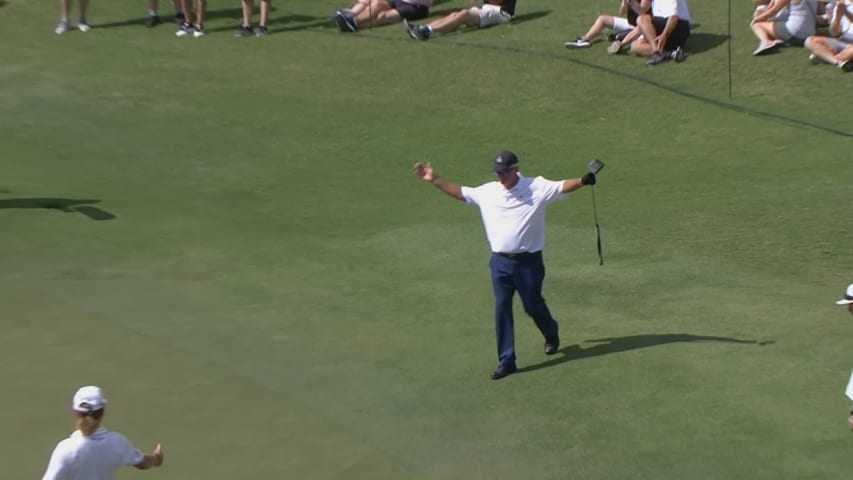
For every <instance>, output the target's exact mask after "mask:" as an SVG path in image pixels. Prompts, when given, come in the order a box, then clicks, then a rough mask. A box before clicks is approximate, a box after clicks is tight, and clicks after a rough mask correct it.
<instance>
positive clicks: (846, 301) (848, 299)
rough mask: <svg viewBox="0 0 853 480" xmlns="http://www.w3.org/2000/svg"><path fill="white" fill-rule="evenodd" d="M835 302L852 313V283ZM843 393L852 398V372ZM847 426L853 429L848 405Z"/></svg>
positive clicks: (851, 409)
mask: <svg viewBox="0 0 853 480" xmlns="http://www.w3.org/2000/svg"><path fill="white" fill-rule="evenodd" d="M835 303H837V304H838V305H847V311H848V312H850V313H851V314H853V283H851V284H850V285H848V286H847V291H845V292H844V298H842V299H841V300H838V301H837V302H835ZM844 394H845V395H847V398H849V399H850V400H853V373H851V374H850V380H849V381H848V382H847V389H846V390H845V391H844ZM847 426H849V427H850V431H853V407H850V410H849V415H848V417H847Z"/></svg>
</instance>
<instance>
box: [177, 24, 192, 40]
mask: <svg viewBox="0 0 853 480" xmlns="http://www.w3.org/2000/svg"><path fill="white" fill-rule="evenodd" d="M192 31H193V27H192V25H190V24H189V23H187V22H184V23H182V24H181V26H180V28H178V31H177V32H175V36H177V37H183V36H186V35H189V34H190V33H192Z"/></svg>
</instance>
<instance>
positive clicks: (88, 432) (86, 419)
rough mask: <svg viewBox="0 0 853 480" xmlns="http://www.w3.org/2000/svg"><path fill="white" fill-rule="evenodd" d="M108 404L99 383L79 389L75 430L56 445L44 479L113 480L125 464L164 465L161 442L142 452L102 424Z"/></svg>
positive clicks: (73, 406)
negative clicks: (119, 468) (148, 450)
mask: <svg viewBox="0 0 853 480" xmlns="http://www.w3.org/2000/svg"><path fill="white" fill-rule="evenodd" d="M106 404H107V399H106V398H104V395H103V392H101V389H100V388H98V387H95V386H91V385H90V386H86V387H81V388H80V389H79V390H77V392H76V393H75V394H74V398H73V400H72V403H71V410H72V412H73V414H74V426H75V427H76V430H75V431H74V433H72V434H71V436H70V437H68V438H66V439H64V440H62V441H60V442H59V443H58V444H57V445H56V448H54V450H53V454H52V455H51V456H50V462H49V463H48V465H47V471H46V472H45V473H44V476H43V477H42V480H110V479H112V478H113V473H114V472H115V470H116V469H117V468H118V467H121V466H123V465H128V466H134V467H136V468H138V469H140V470H147V469H149V468H151V467H159V466H161V465H163V450H162V449H161V448H160V444H159V443H158V444H157V445H156V446H155V447H154V449H153V450H152V451H151V452H148V453H142V452H140V451H139V450H137V449H136V448H134V447H133V446H132V445H131V444H130V442H128V441H127V439H126V438H124V436H123V435H121V434H120V433H116V432H110V431H108V430H106V429H104V428H103V427H101V422H102V421H103V418H104V410H105V407H106Z"/></svg>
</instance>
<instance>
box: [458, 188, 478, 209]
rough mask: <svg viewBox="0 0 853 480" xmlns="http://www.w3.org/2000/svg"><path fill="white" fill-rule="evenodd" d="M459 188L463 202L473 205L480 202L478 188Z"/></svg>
mask: <svg viewBox="0 0 853 480" xmlns="http://www.w3.org/2000/svg"><path fill="white" fill-rule="evenodd" d="M461 190H462V198H463V199H465V203H473V204H474V205H479V204H480V189H478V188H471V187H462V188H461Z"/></svg>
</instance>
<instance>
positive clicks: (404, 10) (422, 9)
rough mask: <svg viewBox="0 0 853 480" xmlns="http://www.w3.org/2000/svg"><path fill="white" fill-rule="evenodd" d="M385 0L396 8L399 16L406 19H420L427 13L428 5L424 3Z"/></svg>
mask: <svg viewBox="0 0 853 480" xmlns="http://www.w3.org/2000/svg"><path fill="white" fill-rule="evenodd" d="M387 2H388V4H389V5H391V7H392V8H394V10H397V13H399V14H400V17H402V18H405V19H406V20H420V19H422V18H426V17H427V15H429V7H427V6H424V5H412V4H411V3H406V2H404V1H403V0H387Z"/></svg>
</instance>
